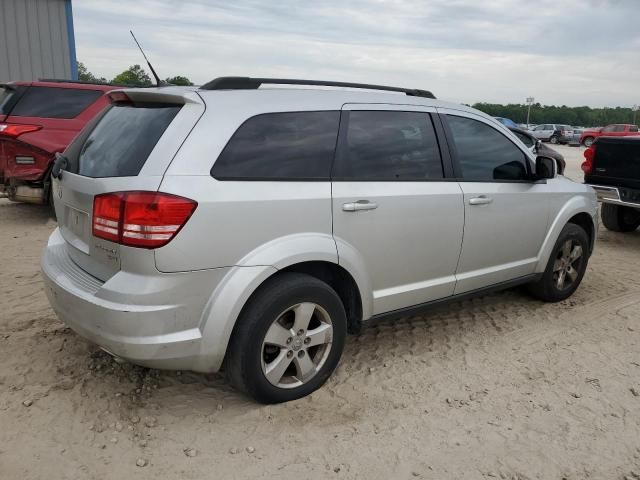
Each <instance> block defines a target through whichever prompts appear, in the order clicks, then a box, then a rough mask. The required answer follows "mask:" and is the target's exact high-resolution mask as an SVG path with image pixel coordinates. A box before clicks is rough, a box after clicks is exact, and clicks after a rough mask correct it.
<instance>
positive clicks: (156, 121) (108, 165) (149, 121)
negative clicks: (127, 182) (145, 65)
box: [70, 105, 180, 178]
mask: <svg viewBox="0 0 640 480" xmlns="http://www.w3.org/2000/svg"><path fill="white" fill-rule="evenodd" d="M179 110H180V106H135V107H134V106H130V105H114V106H112V107H110V108H109V110H108V111H107V112H106V113H105V114H104V115H103V116H102V118H101V119H100V121H99V122H98V123H97V125H96V126H95V128H94V129H93V130H92V131H91V133H89V135H88V136H87V137H86V140H85V141H84V143H83V145H82V148H81V149H80V152H79V155H78V164H79V166H78V173H79V174H80V175H84V176H86V177H94V178H98V177H131V176H135V175H138V173H140V170H141V169H142V167H143V165H144V164H145V162H146V161H147V158H148V157H149V154H150V153H151V150H153V147H155V145H156V143H158V140H159V139H160V137H161V136H162V134H163V133H164V131H165V130H166V129H167V127H168V126H169V124H170V123H171V121H172V120H173V118H174V117H175V116H176V114H177V113H178V111H179ZM70 150H71V147H70Z"/></svg>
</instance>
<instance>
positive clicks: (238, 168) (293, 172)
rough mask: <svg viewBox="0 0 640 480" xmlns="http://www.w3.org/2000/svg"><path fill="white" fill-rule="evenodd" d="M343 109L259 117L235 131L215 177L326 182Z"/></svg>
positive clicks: (216, 166)
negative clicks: (340, 110)
mask: <svg viewBox="0 0 640 480" xmlns="http://www.w3.org/2000/svg"><path fill="white" fill-rule="evenodd" d="M339 123H340V112H337V111H322V112H285V113H268V114H262V115H257V116H255V117H252V118H250V119H248V120H247V121H246V122H244V123H243V124H242V125H241V126H240V128H238V130H237V131H236V132H235V133H234V134H233V136H232V137H231V140H229V143H227V145H226V147H225V148H224V150H223V151H222V153H221V154H220V156H219V157H218V159H217V160H216V162H215V164H214V165H213V168H212V169H211V175H212V176H213V177H214V178H216V179H218V180H328V179H329V174H330V171H331V163H332V162H333V155H334V152H335V148H336V139H337V137H338V125H339Z"/></svg>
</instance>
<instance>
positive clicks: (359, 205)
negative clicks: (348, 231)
mask: <svg viewBox="0 0 640 480" xmlns="http://www.w3.org/2000/svg"><path fill="white" fill-rule="evenodd" d="M376 208H378V204H377V203H374V202H370V201H369V200H358V201H357V202H350V203H343V204H342V211H343V212H359V211H360V210H375V209H376Z"/></svg>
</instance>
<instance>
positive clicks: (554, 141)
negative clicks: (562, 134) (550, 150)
mask: <svg viewBox="0 0 640 480" xmlns="http://www.w3.org/2000/svg"><path fill="white" fill-rule="evenodd" d="M549 141H550V142H551V143H553V144H554V145H555V144H557V143H558V137H557V136H555V135H554V136H552V137H551V138H550V139H549Z"/></svg>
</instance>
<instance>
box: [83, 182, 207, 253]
mask: <svg viewBox="0 0 640 480" xmlns="http://www.w3.org/2000/svg"><path fill="white" fill-rule="evenodd" d="M197 206H198V204H197V202H194V201H193V200H189V199H188V198H184V197H178V196H177V195H170V194H168V193H161V192H115V193H103V194H101V195H96V197H95V198H94V200H93V235H94V236H96V237H98V238H104V239H105V240H109V241H112V242H116V243H120V244H121V245H129V246H132V247H141V248H158V247H162V246H163V245H166V244H167V243H169V242H170V241H171V239H172V238H173V237H175V236H176V234H177V233H178V232H179V231H180V229H181V228H182V227H183V226H184V225H185V223H187V220H189V217H191V215H192V214H193V212H194V210H195V209H196V207H197Z"/></svg>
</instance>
